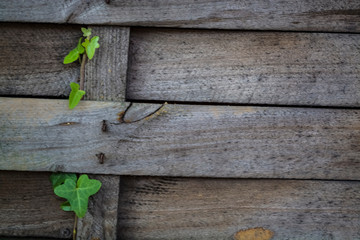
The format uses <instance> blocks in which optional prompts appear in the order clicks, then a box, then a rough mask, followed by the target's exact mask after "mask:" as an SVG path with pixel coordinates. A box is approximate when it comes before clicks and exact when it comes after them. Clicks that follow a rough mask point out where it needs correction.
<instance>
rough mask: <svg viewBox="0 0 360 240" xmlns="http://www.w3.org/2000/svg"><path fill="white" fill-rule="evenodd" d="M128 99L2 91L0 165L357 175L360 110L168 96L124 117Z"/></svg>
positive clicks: (270, 175)
mask: <svg viewBox="0 0 360 240" xmlns="http://www.w3.org/2000/svg"><path fill="white" fill-rule="evenodd" d="M127 106H128V104H126V103H113V102H91V101H82V102H80V104H79V106H77V110H76V111H71V110H68V109H67V103H66V100H46V101H45V100H37V99H14V98H10V99H9V98H1V101H0V113H1V114H0V126H1V131H0V132H1V136H2V138H1V140H0V144H1V151H0V169H3V170H14V169H16V170H27V171H35V170H36V171H64V172H84V171H86V172H88V173H97V174H115V175H165V176H201V177H242V178H247V177H250V178H262V177H265V178H301V179H348V180H359V179H360V163H359V160H358V159H359V152H360V150H359V146H360V144H359V139H360V127H359V122H360V121H359V120H360V119H359V118H360V110H355V109H352V110H351V109H347V110H346V109H321V108H278V107H272V108H264V107H239V106H205V105H204V106H203V105H201V106H196V105H171V104H167V105H165V106H164V107H162V108H161V109H160V110H159V111H157V112H155V113H154V114H152V115H151V116H148V117H146V118H144V119H143V120H140V121H136V122H133V123H124V122H123V121H119V120H120V119H119V118H120V116H122V115H123V114H124V111H125V115H126V107H127ZM127 111H129V110H127ZM104 119H105V120H106V122H107V127H108V131H107V132H102V123H103V120H104ZM100 152H102V153H104V154H105V160H104V163H103V164H99V161H98V159H97V157H96V154H99V153H100Z"/></svg>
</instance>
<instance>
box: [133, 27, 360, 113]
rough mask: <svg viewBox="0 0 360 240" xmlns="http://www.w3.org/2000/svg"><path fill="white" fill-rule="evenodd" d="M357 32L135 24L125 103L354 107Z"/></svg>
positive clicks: (358, 97)
mask: <svg viewBox="0 0 360 240" xmlns="http://www.w3.org/2000/svg"><path fill="white" fill-rule="evenodd" d="M359 48H360V35H356V34H328V33H285V32H236V31H208V30H205V31H199V30H167V29H141V28H140V29H134V30H133V31H132V33H131V42H130V53H129V56H130V59H129V62H130V63H129V75H128V85H127V88H128V89H127V99H128V100H161V101H190V102H221V103H241V104H281V105H309V106H315V105H316V106H351V107H355V106H356V107H359V106H360V105H359V103H360V94H359V91H358V89H359V88H360V65H359V62H360V52H359Z"/></svg>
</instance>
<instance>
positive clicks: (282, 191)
mask: <svg viewBox="0 0 360 240" xmlns="http://www.w3.org/2000/svg"><path fill="white" fill-rule="evenodd" d="M120 194H121V198H120V202H119V230H118V234H119V238H120V239H234V238H233V237H234V235H235V233H237V232H238V231H240V230H247V229H255V230H256V228H259V227H262V228H263V229H267V230H269V231H271V232H272V233H273V238H272V239H359V238H360V232H359V228H360V218H359V214H360V208H359V201H360V183H359V182H356V181H354V182H351V181H348V182H343V181H338V182H337V181H300V180H298V181H296V180H245V179H243V180H241V179H222V180H221V179H192V178H189V179H186V178H168V177H166V178H165V177H163V178H157V177H156V178H154V177H126V178H122V182H121V191H120ZM255 230H254V231H255ZM240 239H241V238H240ZM243 239H249V238H243ZM251 239H252V238H251ZM254 239H255V238H254ZM256 239H268V238H256Z"/></svg>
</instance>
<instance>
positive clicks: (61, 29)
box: [0, 14, 82, 97]
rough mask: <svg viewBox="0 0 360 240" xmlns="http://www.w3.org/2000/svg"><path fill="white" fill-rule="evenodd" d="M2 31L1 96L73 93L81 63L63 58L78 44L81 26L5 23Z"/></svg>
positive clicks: (66, 94)
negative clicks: (72, 89) (73, 85)
mask: <svg viewBox="0 0 360 240" xmlns="http://www.w3.org/2000/svg"><path fill="white" fill-rule="evenodd" d="M0 15H1V14H0ZM0 33H1V41H0V49H1V56H0V95H3V96H4V95H23V96H25V95H26V96H56V97H63V96H68V95H69V93H70V90H71V89H70V86H69V84H70V82H77V80H78V77H79V69H80V65H79V64H78V63H72V64H68V65H64V64H63V59H64V57H65V56H66V55H67V54H68V52H69V51H70V50H72V49H74V48H75V47H76V44H77V42H78V41H79V38H80V37H81V35H82V34H81V31H80V27H77V26H76V27H75V26H60V25H48V24H42V25H40V24H4V23H3V24H1V26H0Z"/></svg>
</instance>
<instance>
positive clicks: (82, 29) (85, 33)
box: [81, 28, 91, 37]
mask: <svg viewBox="0 0 360 240" xmlns="http://www.w3.org/2000/svg"><path fill="white" fill-rule="evenodd" d="M81 31H82V32H83V34H84V35H83V36H84V37H90V35H91V28H81Z"/></svg>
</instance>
